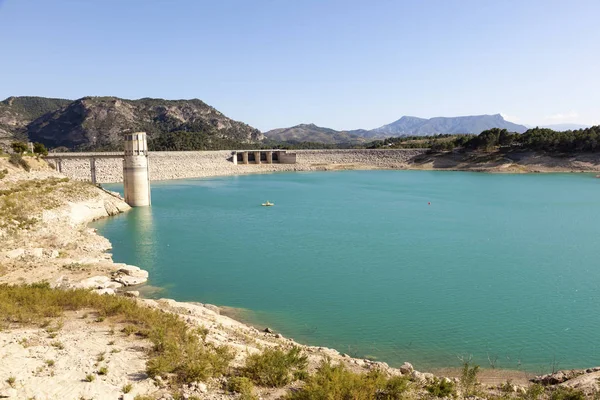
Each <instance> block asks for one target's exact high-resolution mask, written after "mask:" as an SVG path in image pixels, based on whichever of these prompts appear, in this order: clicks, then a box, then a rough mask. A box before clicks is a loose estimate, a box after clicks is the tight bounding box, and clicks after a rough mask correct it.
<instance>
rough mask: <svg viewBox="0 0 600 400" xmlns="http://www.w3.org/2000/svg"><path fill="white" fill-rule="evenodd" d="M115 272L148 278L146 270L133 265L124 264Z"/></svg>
mask: <svg viewBox="0 0 600 400" xmlns="http://www.w3.org/2000/svg"><path fill="white" fill-rule="evenodd" d="M117 272H120V273H123V274H125V275H129V276H136V277H140V278H148V271H144V270H143V269H141V268H138V267H136V266H133V265H124V266H123V267H121V268H119V270H118V271H117Z"/></svg>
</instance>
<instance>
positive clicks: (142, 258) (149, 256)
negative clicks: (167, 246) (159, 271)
mask: <svg viewBox="0 0 600 400" xmlns="http://www.w3.org/2000/svg"><path fill="white" fill-rule="evenodd" d="M130 213H131V215H130V216H129V218H127V219H126V220H125V229H126V230H127V231H128V232H129V233H130V235H131V236H130V237H135V240H133V241H131V242H130V245H131V246H132V248H131V250H130V251H131V253H132V254H133V255H134V258H135V260H136V264H135V265H137V266H140V267H141V268H143V269H145V270H148V271H151V270H154V267H155V260H156V251H157V249H156V246H155V244H156V243H157V238H156V230H155V227H154V220H153V217H152V207H137V208H134V209H133V210H131V211H130Z"/></svg>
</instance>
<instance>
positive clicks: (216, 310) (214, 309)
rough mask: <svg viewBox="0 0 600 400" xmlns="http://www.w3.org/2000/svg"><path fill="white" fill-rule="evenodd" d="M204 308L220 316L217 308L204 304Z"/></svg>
mask: <svg viewBox="0 0 600 400" xmlns="http://www.w3.org/2000/svg"><path fill="white" fill-rule="evenodd" d="M204 308H208V309H209V310H211V311H214V312H215V313H216V314H219V315H220V314H221V310H220V309H219V307H217V306H215V305H212V304H204Z"/></svg>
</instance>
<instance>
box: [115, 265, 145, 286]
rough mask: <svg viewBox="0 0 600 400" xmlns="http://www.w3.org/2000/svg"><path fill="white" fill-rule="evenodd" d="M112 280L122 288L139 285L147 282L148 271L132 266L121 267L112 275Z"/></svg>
mask: <svg viewBox="0 0 600 400" xmlns="http://www.w3.org/2000/svg"><path fill="white" fill-rule="evenodd" d="M113 280H114V281H115V282H119V283H121V284H123V285H124V286H135V285H140V284H142V283H145V282H146V281H147V280H148V271H144V270H143V269H141V268H138V267H136V266H133V265H123V266H122V267H121V268H119V270H118V271H117V272H116V273H115V274H114V277H113Z"/></svg>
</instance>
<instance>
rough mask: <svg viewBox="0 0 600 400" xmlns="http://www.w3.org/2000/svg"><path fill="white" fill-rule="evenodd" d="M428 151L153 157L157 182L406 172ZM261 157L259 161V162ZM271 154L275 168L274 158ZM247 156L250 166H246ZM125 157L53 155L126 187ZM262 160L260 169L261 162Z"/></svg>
mask: <svg viewBox="0 0 600 400" xmlns="http://www.w3.org/2000/svg"><path fill="white" fill-rule="evenodd" d="M427 151H428V149H377V150H369V149H349V150H346V149H335V150H294V151H293V153H292V152H285V151H282V150H269V151H268V150H216V151H149V152H148V175H149V178H150V180H151V181H160V180H171V179H185V178H201V177H210V176H223V175H243V174H255V173H269V172H285V171H323V170H336V169H406V168H407V166H408V164H409V163H411V161H412V160H413V159H414V158H415V157H418V156H421V155H423V154H425V153H426V152H427ZM257 153H258V157H257ZM269 153H271V157H272V159H271V162H269V160H268V157H269ZM244 154H246V155H247V157H248V163H247V164H245V163H244ZM123 158H124V154H123V152H87V153H83V152H72V153H49V154H48V156H47V157H45V159H46V160H48V162H49V163H50V164H51V165H53V166H54V167H55V168H56V169H57V170H58V171H59V172H61V173H63V174H64V175H66V176H68V177H70V178H72V179H77V180H82V181H91V182H93V183H116V182H123ZM257 159H258V160H260V163H257V162H256V161H257Z"/></svg>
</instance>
